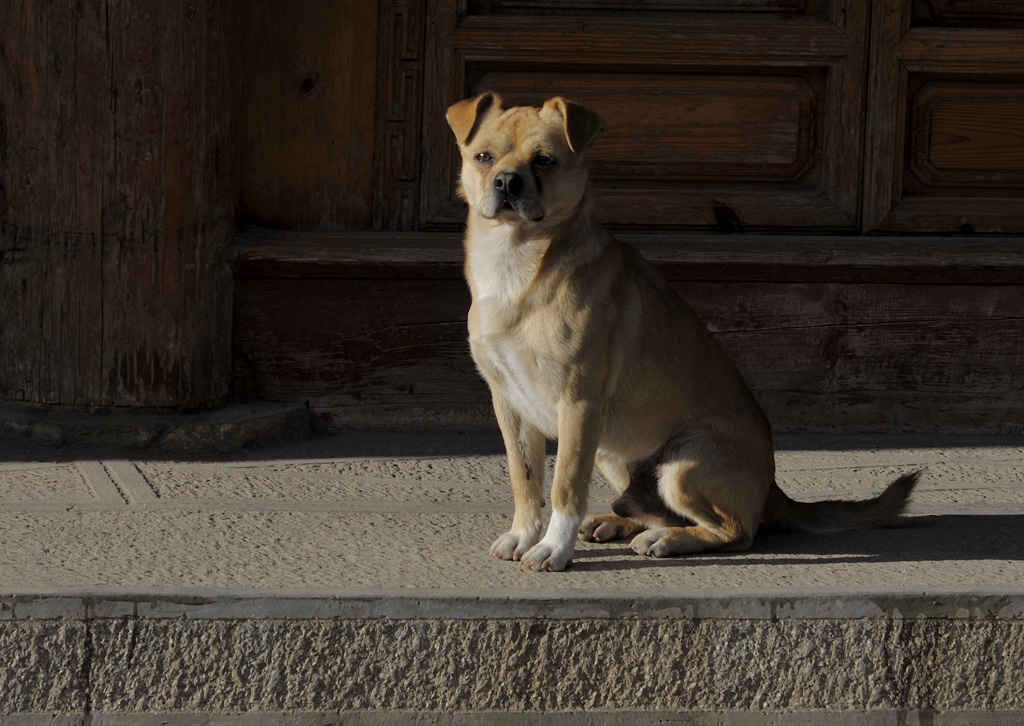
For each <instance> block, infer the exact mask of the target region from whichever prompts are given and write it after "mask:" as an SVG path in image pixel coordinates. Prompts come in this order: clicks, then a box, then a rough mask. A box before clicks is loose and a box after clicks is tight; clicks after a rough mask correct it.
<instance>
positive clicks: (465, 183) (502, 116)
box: [447, 93, 604, 225]
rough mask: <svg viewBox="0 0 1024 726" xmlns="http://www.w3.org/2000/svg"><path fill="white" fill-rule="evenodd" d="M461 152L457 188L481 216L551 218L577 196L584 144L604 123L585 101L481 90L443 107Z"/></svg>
mask: <svg viewBox="0 0 1024 726" xmlns="http://www.w3.org/2000/svg"><path fill="white" fill-rule="evenodd" d="M447 119H448V125H449V126H451V127H452V131H454V132H455V138H456V139H457V140H458V142H459V150H460V151H461V152H462V176H461V182H460V185H459V193H460V195H461V196H462V197H463V199H465V200H466V201H467V202H468V203H469V206H470V208H471V209H473V210H474V211H476V212H477V213H479V214H480V215H482V216H484V217H486V218H488V219H496V220H500V221H502V222H507V223H510V224H516V225H526V224H539V223H544V222H546V223H549V224H550V223H556V222H558V221H561V220H564V219H566V218H568V217H570V216H571V215H572V214H573V212H574V211H575V209H576V208H577V207H578V206H579V204H580V201H581V200H582V199H583V196H584V192H585V191H586V185H587V171H586V166H585V165H584V163H583V162H584V160H583V152H584V151H585V150H586V149H587V147H588V146H590V143H591V142H592V141H593V140H594V137H595V136H597V134H598V133H599V132H600V131H601V129H602V128H603V127H604V121H602V119H601V117H600V116H598V115H597V114H596V113H594V112H593V111H591V110H590V109H588V108H585V107H583V106H580V105H578V104H575V103H572V102H571V101H567V100H565V99H564V98H552V99H549V100H548V101H546V102H545V103H544V106H543V107H541V108H534V107H531V106H516V107H513V108H509V109H506V108H503V107H502V105H501V98H500V97H499V96H498V95H496V94H494V93H485V94H483V95H481V96H477V97H476V98H470V99H467V100H465V101H461V102H459V103H457V104H455V105H454V106H452V107H451V108H449V109H448V114H447Z"/></svg>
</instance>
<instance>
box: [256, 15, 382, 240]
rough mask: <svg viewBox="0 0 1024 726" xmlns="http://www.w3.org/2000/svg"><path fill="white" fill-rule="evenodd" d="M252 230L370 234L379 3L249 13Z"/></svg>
mask: <svg viewBox="0 0 1024 726" xmlns="http://www.w3.org/2000/svg"><path fill="white" fill-rule="evenodd" d="M243 12H244V14H245V15H244V20H245V29H244V34H245V41H244V43H245V51H244V53H245V66H246V67H245V92H244V102H243V106H244V113H245V140H244V146H245V150H244V155H245V156H244V190H243V197H244V205H245V211H244V216H245V219H246V221H248V222H251V223H253V224H256V225H260V226H264V227H273V228H282V229H369V228H370V227H371V224H372V205H373V147H374V107H375V102H376V88H377V86H378V85H379V84H378V80H377V77H376V72H377V65H376V58H377V3H376V2H370V1H367V0H361V1H360V2H335V1H334V0H309V1H308V2H300V3H282V2H272V1H270V0H254V1H253V2H248V3H245V4H244V10H243Z"/></svg>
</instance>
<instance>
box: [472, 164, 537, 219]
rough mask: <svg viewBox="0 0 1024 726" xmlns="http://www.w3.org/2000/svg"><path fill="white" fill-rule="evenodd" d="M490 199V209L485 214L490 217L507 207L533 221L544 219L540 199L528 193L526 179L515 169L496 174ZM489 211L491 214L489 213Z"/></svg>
mask: <svg viewBox="0 0 1024 726" xmlns="http://www.w3.org/2000/svg"><path fill="white" fill-rule="evenodd" d="M489 201H490V204H489V205H488V206H489V207H490V209H489V210H484V214H485V216H488V217H497V216H498V215H499V214H501V213H502V212H503V211H505V210H506V209H507V210H510V211H512V212H515V213H516V214H518V215H519V216H520V217H522V218H523V219H528V220H530V221H531V222H539V221H541V220H542V219H544V210H543V208H542V207H541V204H540V200H538V199H537V197H536V196H535V195H533V194H529V193H527V190H526V182H525V180H524V179H523V177H522V175H520V174H518V173H516V172H514V171H502V172H498V173H497V174H495V175H494V182H493V189H492V191H491V196H490V200H489ZM488 211H489V212H490V214H487V212H488Z"/></svg>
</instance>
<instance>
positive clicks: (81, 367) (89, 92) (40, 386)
mask: <svg viewBox="0 0 1024 726" xmlns="http://www.w3.org/2000/svg"><path fill="white" fill-rule="evenodd" d="M105 10H106V3H105V2H103V1H102V0H93V1H91V2H80V3H77V4H76V5H75V7H74V8H73V9H72V10H71V11H70V12H68V10H67V8H64V7H62V6H60V5H56V4H52V3H46V4H44V3H41V2H38V1H37V0H12V1H11V2H10V3H5V4H4V9H3V23H2V27H3V31H2V32H3V43H4V52H3V53H2V54H0V59H2V60H0V154H2V157H0V162H2V163H0V311H3V312H2V314H0V397H3V398H8V399H13V400H26V401H43V402H50V403H76V402H79V401H84V400H95V399H96V398H97V397H98V395H99V389H100V378H101V376H100V370H99V366H100V363H99V361H100V357H101V348H102V344H101V339H102V334H101V331H102V301H101V296H100V291H101V288H100V287H99V284H98V282H99V280H100V279H101V277H102V275H101V246H102V220H101V210H102V209H103V205H104V190H105V189H109V188H112V183H111V182H112V172H111V170H112V167H113V164H112V161H113V148H114V134H113V120H112V117H111V114H110V98H111V88H110V59H109V53H108V50H107V47H106V38H105V34H104V32H103V28H104V18H105Z"/></svg>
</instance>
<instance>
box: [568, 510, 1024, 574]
mask: <svg viewBox="0 0 1024 726" xmlns="http://www.w3.org/2000/svg"><path fill="white" fill-rule="evenodd" d="M978 560H1003V561H1024V514H944V515H931V516H918V517H911V518H910V519H909V521H908V523H907V526H906V527H903V528H900V529H863V530H850V531H846V532H835V533H830V534H810V533H805V532H778V531H764V532H760V533H758V535H757V537H756V538H755V540H754V546H753V548H751V549H750V550H748V551H746V552H735V553H728V554H716V553H707V554H699V555H686V556H682V557H667V558H662V559H658V558H653V557H639V556H637V555H636V553H635V552H633V550H631V549H630V548H629V546H628V543H627V542H612V543H608V544H605V545H591V546H589V547H587V548H586V549H582V548H578V549H577V550H576V554H575V555H574V557H573V567H574V568H576V569H579V570H591V571H601V570H631V569H638V568H641V567H679V566H696V565H701V564H705V565H716V566H728V565H746V566H750V565H835V564H864V563H884V562H971V561H978Z"/></svg>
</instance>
